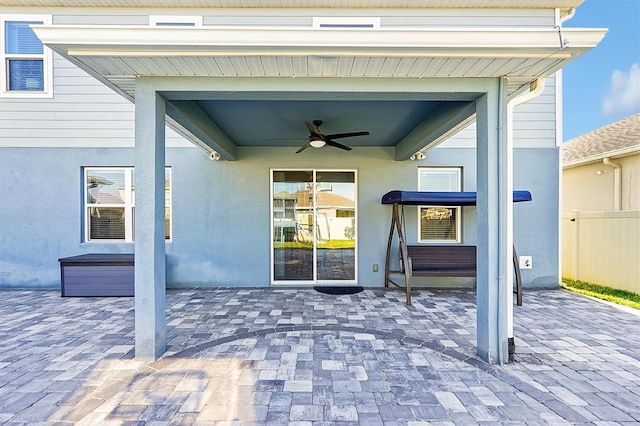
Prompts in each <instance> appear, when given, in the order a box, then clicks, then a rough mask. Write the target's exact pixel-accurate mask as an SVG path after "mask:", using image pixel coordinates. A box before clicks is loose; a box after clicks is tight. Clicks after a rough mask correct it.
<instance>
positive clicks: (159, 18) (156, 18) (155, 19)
mask: <svg viewBox="0 0 640 426" xmlns="http://www.w3.org/2000/svg"><path fill="white" fill-rule="evenodd" d="M149 25H150V26H152V27H201V26H202V16H176V15H150V16H149Z"/></svg>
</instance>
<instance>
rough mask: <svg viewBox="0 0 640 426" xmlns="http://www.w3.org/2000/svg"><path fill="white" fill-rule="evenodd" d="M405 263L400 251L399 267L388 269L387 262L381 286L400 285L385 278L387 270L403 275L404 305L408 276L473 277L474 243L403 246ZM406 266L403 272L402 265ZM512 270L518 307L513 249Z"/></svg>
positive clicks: (519, 285)
mask: <svg viewBox="0 0 640 426" xmlns="http://www.w3.org/2000/svg"><path fill="white" fill-rule="evenodd" d="M406 248H407V262H406V263H405V262H404V261H403V259H402V250H400V256H401V258H400V262H399V263H400V270H399V271H390V270H389V265H388V264H387V272H386V278H385V287H388V286H389V284H394V285H397V286H400V285H399V284H398V283H396V282H395V281H393V280H392V279H391V278H390V277H389V273H391V272H399V273H401V274H404V275H405V287H406V291H407V304H408V305H410V304H411V281H410V277H475V276H477V265H476V263H477V257H476V255H477V253H476V246H461V245H441V246H435V245H420V246H418V245H407V246H406ZM405 264H406V265H407V266H406V268H407V273H405V266H404V265H405ZM513 270H514V273H515V290H514V293H515V294H516V296H517V297H516V304H517V305H518V306H522V278H521V275H520V266H519V262H518V255H517V254H516V250H515V248H514V249H513Z"/></svg>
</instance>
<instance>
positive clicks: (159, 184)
mask: <svg viewBox="0 0 640 426" xmlns="http://www.w3.org/2000/svg"><path fill="white" fill-rule="evenodd" d="M164 117H165V100H164V98H163V97H162V96H160V95H159V94H158V93H156V91H155V90H154V88H153V86H152V85H151V84H149V82H148V81H145V80H141V79H138V80H136V111H135V119H136V122H135V157H136V159H135V192H136V193H135V197H136V200H135V202H136V210H135V235H134V238H135V353H136V359H138V360H142V361H152V360H155V359H157V358H159V357H160V355H162V354H163V353H164V352H165V349H166V340H167V339H166V312H165V286H166V276H165V230H164V215H165V212H164V210H165V208H164V203H165V201H164V168H165V141H164V140H165V135H164V133H165V130H164V129H165V121H164Z"/></svg>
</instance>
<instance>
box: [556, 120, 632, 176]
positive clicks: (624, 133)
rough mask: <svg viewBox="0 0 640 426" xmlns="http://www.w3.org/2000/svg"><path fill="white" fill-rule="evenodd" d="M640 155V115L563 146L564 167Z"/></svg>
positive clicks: (580, 137) (602, 128) (570, 141)
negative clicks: (622, 156) (635, 154)
mask: <svg viewBox="0 0 640 426" xmlns="http://www.w3.org/2000/svg"><path fill="white" fill-rule="evenodd" d="M634 152H638V153H640V113H638V114H635V115H632V116H630V117H627V118H625V119H622V120H620V121H616V122H615V123H612V124H609V125H608V126H604V127H601V128H599V129H596V130H594V131H592V132H589V133H586V134H584V135H582V136H578V137H577V138H574V139H571V140H569V141H567V142H565V143H564V144H563V145H562V164H563V167H565V168H567V167H571V166H576V165H580V164H587V163H592V162H596V161H600V160H602V159H603V158H605V157H616V156H621V155H627V154H630V153H634Z"/></svg>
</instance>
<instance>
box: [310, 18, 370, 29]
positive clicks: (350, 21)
mask: <svg viewBox="0 0 640 426" xmlns="http://www.w3.org/2000/svg"><path fill="white" fill-rule="evenodd" d="M313 28H320V29H356V30H357V29H373V28H380V18H377V17H376V18H372V17H358V16H326V17H316V18H313Z"/></svg>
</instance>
